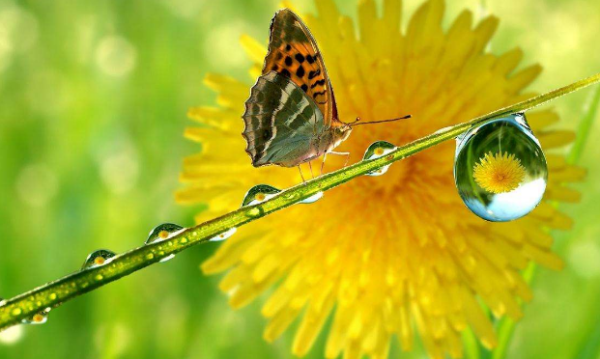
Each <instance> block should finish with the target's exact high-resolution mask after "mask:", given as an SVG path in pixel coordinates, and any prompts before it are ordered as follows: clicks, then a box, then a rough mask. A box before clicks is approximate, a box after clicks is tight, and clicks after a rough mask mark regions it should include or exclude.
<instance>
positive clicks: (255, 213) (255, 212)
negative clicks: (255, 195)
mask: <svg viewBox="0 0 600 359" xmlns="http://www.w3.org/2000/svg"><path fill="white" fill-rule="evenodd" d="M262 213H263V211H262V208H259V207H253V208H250V209H249V210H247V211H246V212H245V214H246V216H247V217H250V218H256V217H259V216H260V215H261V214H262Z"/></svg>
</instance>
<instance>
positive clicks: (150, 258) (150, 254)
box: [146, 253, 154, 261]
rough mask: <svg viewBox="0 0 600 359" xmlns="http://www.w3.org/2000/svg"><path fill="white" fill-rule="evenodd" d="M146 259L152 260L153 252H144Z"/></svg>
mask: <svg viewBox="0 0 600 359" xmlns="http://www.w3.org/2000/svg"><path fill="white" fill-rule="evenodd" d="M146 259H147V260H149V261H151V260H153V259H154V253H148V254H146Z"/></svg>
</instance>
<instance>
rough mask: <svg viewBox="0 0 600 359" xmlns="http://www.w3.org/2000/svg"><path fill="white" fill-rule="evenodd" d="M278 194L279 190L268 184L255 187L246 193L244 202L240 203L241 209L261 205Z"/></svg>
mask: <svg viewBox="0 0 600 359" xmlns="http://www.w3.org/2000/svg"><path fill="white" fill-rule="evenodd" d="M280 192H281V190H280V189H277V188H275V187H273V186H269V185H268V184H259V185H256V186H254V187H252V188H250V189H249V190H248V192H246V196H244V200H243V201H242V207H244V206H252V205H254V204H259V203H262V202H264V201H266V200H268V199H269V198H272V197H274V196H275V195H277V194H278V193H280Z"/></svg>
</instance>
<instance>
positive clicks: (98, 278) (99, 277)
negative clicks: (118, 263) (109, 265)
mask: <svg viewBox="0 0 600 359" xmlns="http://www.w3.org/2000/svg"><path fill="white" fill-rule="evenodd" d="M94 279H95V280H97V281H101V280H102V279H104V276H103V275H102V274H96V276H95V277H94Z"/></svg>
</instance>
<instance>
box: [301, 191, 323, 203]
mask: <svg viewBox="0 0 600 359" xmlns="http://www.w3.org/2000/svg"><path fill="white" fill-rule="evenodd" d="M321 198H323V192H317V193H315V194H313V195H312V196H310V197H308V198H305V199H303V200H302V201H300V202H298V203H300V204H311V203H315V202H316V201H318V200H320V199H321Z"/></svg>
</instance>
